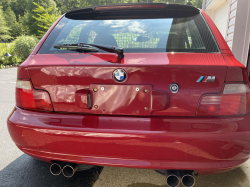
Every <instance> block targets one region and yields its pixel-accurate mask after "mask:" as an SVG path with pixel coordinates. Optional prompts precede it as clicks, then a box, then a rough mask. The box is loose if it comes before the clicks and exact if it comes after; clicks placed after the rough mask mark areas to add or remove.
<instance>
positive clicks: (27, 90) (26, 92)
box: [16, 80, 53, 111]
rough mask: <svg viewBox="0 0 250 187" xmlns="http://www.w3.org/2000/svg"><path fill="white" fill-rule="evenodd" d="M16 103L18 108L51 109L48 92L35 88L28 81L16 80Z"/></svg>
mask: <svg viewBox="0 0 250 187" xmlns="http://www.w3.org/2000/svg"><path fill="white" fill-rule="evenodd" d="M16 105H17V106H18V107H20V108H25V109H33V110H43V111H53V107H52V104H51V100H50V96H49V94H48V93H47V92H46V91H44V90H35V89H33V88H32V86H31V83H30V81H24V80H17V82H16Z"/></svg>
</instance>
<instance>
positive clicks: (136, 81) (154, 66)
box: [7, 4, 250, 174]
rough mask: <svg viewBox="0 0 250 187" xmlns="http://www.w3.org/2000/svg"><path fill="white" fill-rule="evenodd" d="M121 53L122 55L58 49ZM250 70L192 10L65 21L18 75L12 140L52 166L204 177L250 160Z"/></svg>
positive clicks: (103, 11) (100, 11)
mask: <svg viewBox="0 0 250 187" xmlns="http://www.w3.org/2000/svg"><path fill="white" fill-rule="evenodd" d="M81 42H84V43H90V44H102V45H111V46H117V47H118V46H119V47H122V48H123V49H124V57H123V58H119V57H117V54H113V53H108V52H105V51H103V50H101V49H99V51H98V52H86V51H81V52H79V51H73V50H67V49H55V48H54V47H53V46H54V45H57V44H69V43H71V44H72V43H81ZM249 102H250V94H249V80H248V76H247V72H246V69H245V67H244V66H243V65H241V64H240V63H239V62H238V61H237V60H236V59H235V58H234V57H233V55H232V53H231V51H230V49H229V48H228V46H227V45H226V43H225V41H224V40H223V39H222V36H221V35H220V34H219V31H218V29H217V28H216V27H215V25H214V24H213V23H212V22H211V20H210V19H209V18H208V16H207V15H206V14H205V13H204V12H202V11H200V10H198V9H195V8H193V7H189V6H183V5H170V4H128V5H112V6H100V7H90V8H85V9H77V10H74V11H70V12H68V13H67V14H66V15H64V16H62V18H60V19H59V20H58V21H57V23H55V24H54V26H53V27H52V28H51V29H50V30H49V31H48V33H47V34H46V35H45V37H44V38H43V39H42V40H41V41H40V43H39V44H38V46H37V47H36V48H35V50H34V51H33V52H32V54H31V55H30V57H29V58H28V59H27V60H26V61H25V62H24V63H23V64H21V65H20V67H19V68H18V79H17V84H16V107H15V109H14V110H13V112H12V113H11V115H10V117H9V118H8V121H7V122H8V128H9V132H10V135H11V137H12V139H13V141H14V142H15V143H16V145H17V146H18V147H19V148H20V149H21V150H22V151H23V152H25V153H27V154H29V155H31V156H33V157H36V158H38V159H41V160H44V161H47V162H53V161H65V162H73V163H78V164H91V165H108V166H121V167H135V168H148V169H161V170H189V171H197V173H198V174H209V173H218V172H224V171H228V170H232V169H234V168H236V167H238V166H239V165H240V164H242V163H243V162H245V161H246V160H247V159H248V158H249V148H250V144H249V140H250V136H249V135H250V132H249V130H250V128H249V120H250V115H249V111H250V108H249V107H250V103H249Z"/></svg>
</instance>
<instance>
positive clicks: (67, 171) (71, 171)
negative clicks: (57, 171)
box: [62, 164, 78, 178]
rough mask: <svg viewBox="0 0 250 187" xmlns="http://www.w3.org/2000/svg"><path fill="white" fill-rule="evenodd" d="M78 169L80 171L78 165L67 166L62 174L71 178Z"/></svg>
mask: <svg viewBox="0 0 250 187" xmlns="http://www.w3.org/2000/svg"><path fill="white" fill-rule="evenodd" d="M77 169H78V164H71V165H66V166H64V167H63V169H62V173H63V175H64V176H65V177H67V178H70V177H73V176H74V174H75V172H76V171H77Z"/></svg>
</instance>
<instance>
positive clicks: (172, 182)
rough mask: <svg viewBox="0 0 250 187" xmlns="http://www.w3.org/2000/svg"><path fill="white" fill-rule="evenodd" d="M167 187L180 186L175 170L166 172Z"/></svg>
mask: <svg viewBox="0 0 250 187" xmlns="http://www.w3.org/2000/svg"><path fill="white" fill-rule="evenodd" d="M166 172H167V185H168V186H169V187H177V186H178V185H179V184H180V180H179V173H178V171H176V170H167V171H166Z"/></svg>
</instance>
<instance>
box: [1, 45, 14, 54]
mask: <svg viewBox="0 0 250 187" xmlns="http://www.w3.org/2000/svg"><path fill="white" fill-rule="evenodd" d="M8 44H9V46H11V45H13V44H12V43H0V54H1V53H3V51H4V52H5V53H6V46H7V45H8Z"/></svg>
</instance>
